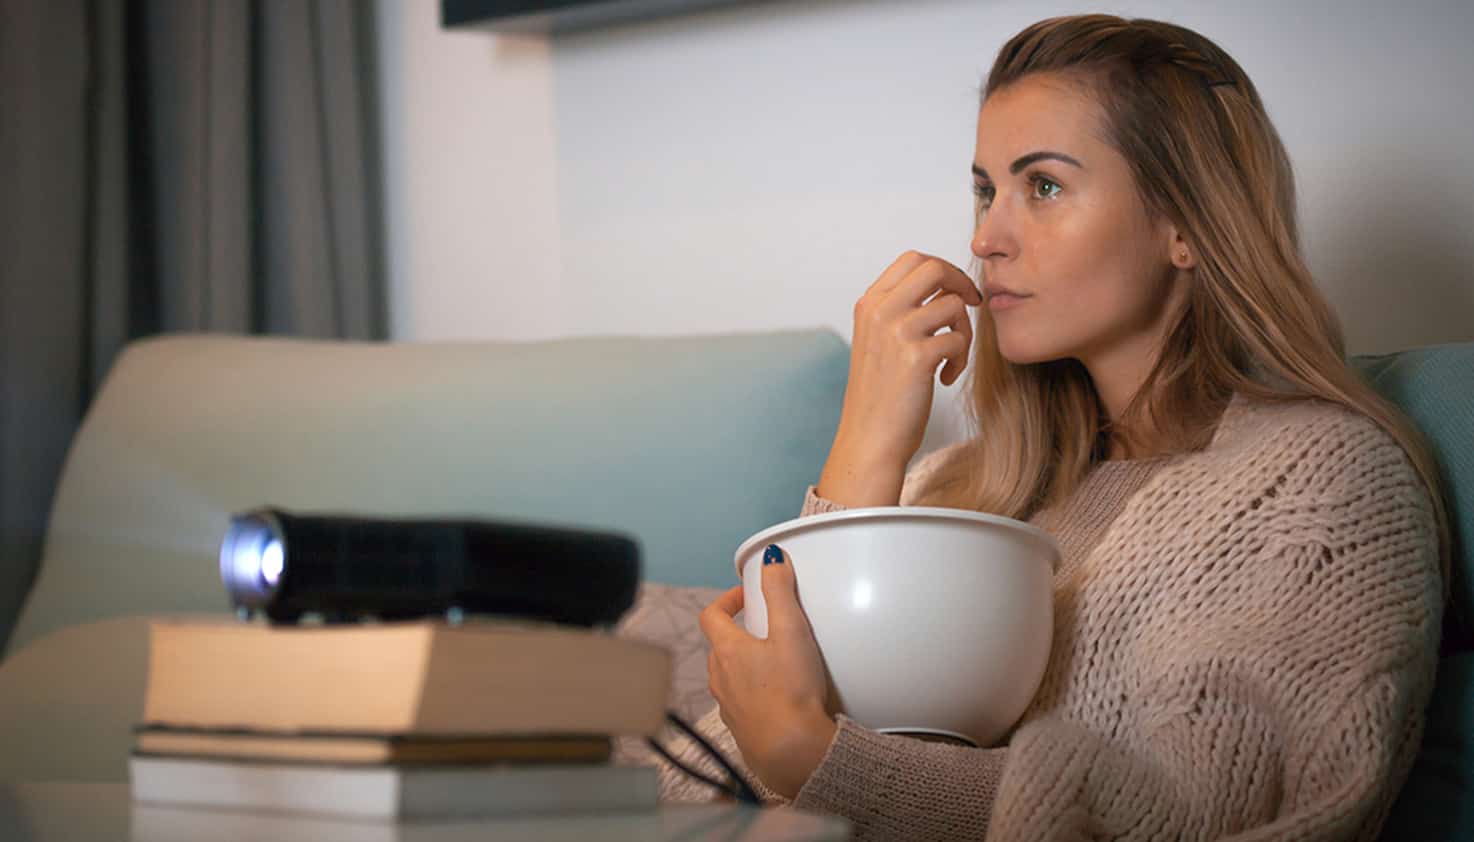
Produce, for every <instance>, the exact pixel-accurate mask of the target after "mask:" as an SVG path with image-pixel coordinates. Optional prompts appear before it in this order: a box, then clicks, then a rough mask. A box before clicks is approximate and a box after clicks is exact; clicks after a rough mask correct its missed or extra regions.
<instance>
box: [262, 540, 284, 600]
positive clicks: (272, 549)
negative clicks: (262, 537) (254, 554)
mask: <svg viewBox="0 0 1474 842" xmlns="http://www.w3.org/2000/svg"><path fill="white" fill-rule="evenodd" d="M284 561H285V558H284V557H283V554H282V549H281V541H278V540H277V539H275V538H272V539H271V540H270V541H269V542H267V544H266V549H264V550H262V551H261V581H263V582H265V583H266V584H267V586H268V587H273V588H274V587H276V584H277V583H278V582H280V581H281V569H282V563H283V562H284Z"/></svg>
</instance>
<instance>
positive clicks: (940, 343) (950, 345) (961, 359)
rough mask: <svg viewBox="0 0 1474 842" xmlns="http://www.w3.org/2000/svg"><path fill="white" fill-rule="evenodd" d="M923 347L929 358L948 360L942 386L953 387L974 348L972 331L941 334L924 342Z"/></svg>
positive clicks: (943, 372) (944, 369)
mask: <svg viewBox="0 0 1474 842" xmlns="http://www.w3.org/2000/svg"><path fill="white" fill-rule="evenodd" d="M922 345H923V347H924V349H925V353H926V354H927V356H929V357H931V358H932V359H935V360H938V361H940V360H942V359H944V358H945V359H946V360H947V365H946V366H944V367H943V368H942V376H941V380H942V385H944V386H951V385H952V384H953V383H955V382H956V381H957V378H958V377H960V376H962V370H963V369H964V368H966V367H967V353H968V351H969V349H971V347H972V336H971V331H969V332H967V333H964V332H962V331H960V330H954V331H949V332H947V333H939V334H937V335H936V336H932V337H928V338H927V339H924V340H922ZM933 370H935V369H933Z"/></svg>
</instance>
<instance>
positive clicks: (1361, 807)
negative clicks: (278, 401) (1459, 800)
mask: <svg viewBox="0 0 1474 842" xmlns="http://www.w3.org/2000/svg"><path fill="white" fill-rule="evenodd" d="M1368 428H1369V425H1366V426H1364V427H1353V428H1352V429H1351V430H1350V431H1349V432H1348V431H1346V430H1341V431H1339V432H1340V433H1342V434H1343V435H1341V436H1340V437H1339V438H1337V437H1334V436H1330V437H1325V438H1323V439H1320V440H1314V439H1307V438H1302V439H1301V440H1299V441H1297V442H1295V444H1294V445H1293V449H1294V450H1295V451H1297V452H1298V457H1297V458H1298V461H1291V462H1289V463H1288V464H1280V465H1278V466H1277V467H1276V469H1275V470H1273V471H1266V472H1265V473H1264V476H1265V477H1267V478H1268V479H1267V480H1266V484H1265V485H1261V486H1260V487H1258V488H1257V489H1254V490H1253V493H1251V494H1249V495H1246V496H1245V495H1239V496H1236V497H1235V498H1233V499H1230V498H1228V497H1227V496H1225V499H1224V500H1223V501H1221V502H1222V506H1221V507H1219V508H1218V509H1217V510H1216V514H1217V518H1216V519H1214V520H1211V521H1204V520H1202V519H1199V520H1198V521H1196V523H1197V525H1198V528H1201V529H1204V530H1205V532H1204V535H1203V536H1193V537H1196V538H1204V537H1206V536H1207V535H1209V534H1210V533H1211V535H1212V536H1213V537H1211V538H1207V539H1206V540H1189V541H1185V542H1180V544H1174V542H1173V539H1172V538H1171V537H1170V535H1168V534H1166V533H1165V531H1164V530H1163V529H1162V525H1164V524H1170V523H1174V522H1181V523H1187V522H1192V521H1190V519H1188V518H1187V517H1186V516H1185V513H1186V512H1187V511H1188V510H1189V509H1190V508H1191V507H1198V508H1199V510H1203V507H1205V506H1213V505H1214V504H1215V503H1216V502H1218V501H1213V500H1206V499H1201V497H1200V495H1192V497H1193V498H1194V499H1183V500H1176V501H1174V500H1173V499H1171V498H1170V496H1165V495H1164V498H1163V499H1162V501H1161V503H1160V505H1157V506H1155V507H1152V508H1150V509H1146V510H1139V511H1138V515H1139V517H1137V518H1134V519H1133V518H1126V517H1123V522H1122V523H1118V527H1120V528H1117V529H1115V530H1114V531H1113V533H1112V534H1113V536H1114V540H1113V541H1112V542H1109V543H1105V544H1103V545H1102V547H1101V548H1100V549H1101V552H1098V553H1097V554H1095V555H1094V556H1093V557H1092V560H1093V561H1096V562H1098V563H1100V564H1101V565H1102V567H1101V568H1097V569H1094V570H1085V571H1081V572H1080V573H1079V574H1078V577H1079V578H1078V580H1077V581H1075V582H1073V583H1071V582H1066V583H1064V588H1063V592H1058V591H1057V605H1059V606H1061V608H1062V610H1063V611H1064V612H1065V613H1066V619H1067V622H1068V623H1070V624H1071V625H1072V626H1075V627H1078V628H1080V629H1081V631H1080V633H1079V635H1078V636H1076V637H1068V638H1067V639H1066V640H1064V641H1061V643H1062V646H1061V647H1057V652H1056V653H1054V654H1053V655H1052V657H1055V656H1059V657H1064V658H1070V659H1073V666H1072V671H1073V672H1075V673H1076V674H1080V675H1085V676H1089V675H1091V674H1097V675H1098V676H1099V677H1098V678H1096V679H1095V680H1094V681H1093V682H1088V683H1082V684H1081V686H1080V687H1079V690H1081V691H1084V692H1083V693H1081V692H1076V693H1073V694H1071V693H1059V692H1056V690H1055V688H1046V691H1048V692H1049V694H1050V695H1051V696H1053V697H1055V698H1056V699H1057V701H1056V703H1055V704H1054V706H1053V709H1051V710H1047V711H1042V712H1039V713H1040V715H1038V716H1035V717H1033V718H1031V719H1030V721H1028V722H1027V723H1026V724H1025V725H1023V726H1022V727H1020V728H1019V729H1018V731H1017V732H1015V734H1014V735H1013V738H1012V740H1011V741H1010V743H1009V749H1008V751H1009V765H1008V767H1007V768H1006V769H1005V771H1004V775H1003V780H1002V782H1001V784H1000V786H999V792H998V798H997V800H996V801H995V803H994V808H993V815H992V824H991V825H990V827H989V833H988V838H989V839H994V840H1004V839H1006V840H1014V839H1042V840H1055V839H1060V840H1063V839H1071V840H1073V839H1084V838H1097V837H1110V838H1123V839H1219V838H1231V839H1239V840H1260V839H1263V840H1269V839H1305V840H1340V839H1375V838H1376V834H1377V830H1378V828H1379V827H1380V825H1381V823H1382V821H1383V820H1384V818H1385V816H1386V812H1387V810H1388V809H1389V808H1390V806H1391V802H1392V800H1393V799H1394V798H1395V796H1396V793H1397V790H1398V789H1399V788H1400V786H1401V784H1402V781H1403V780H1404V779H1405V777H1406V774H1407V771H1408V768H1409V766H1410V764H1411V761H1412V758H1413V755H1414V754H1415V752H1416V749H1417V745H1418V741H1419V738H1420V734H1421V728H1422V711H1423V708H1424V706H1425V705H1426V704H1427V701H1428V698H1429V695H1430V693H1431V689H1432V680H1433V674H1434V670H1435V667H1436V653H1437V635H1438V628H1439V621H1440V616H1441V610H1442V609H1441V604H1442V600H1441V591H1440V585H1439V575H1438V572H1437V569H1438V568H1437V564H1438V558H1437V556H1438V554H1437V547H1436V544H1435V542H1434V540H1433V536H1434V534H1435V533H1434V529H1433V521H1432V514H1431V508H1430V506H1429V504H1428V499H1427V496H1426V493H1425V492H1424V491H1423V489H1422V486H1421V485H1420V484H1419V482H1418V480H1417V478H1416V475H1415V474H1414V473H1413V472H1412V470H1411V467H1410V465H1409V463H1407V462H1406V459H1405V457H1404V456H1403V454H1402V453H1401V451H1400V450H1398V449H1397V448H1396V446H1395V445H1393V444H1392V443H1391V442H1390V440H1388V439H1385V438H1384V437H1382V436H1381V435H1380V433H1379V432H1376V431H1371V430H1369V429H1368ZM1286 446H1287V449H1289V448H1290V447H1291V445H1288V444H1287V445H1286ZM1271 449H1272V448H1271ZM1211 469H1212V466H1211V465H1209V466H1205V469H1204V470H1205V472H1211ZM1276 474H1278V475H1277V476H1276ZM1205 476H1211V473H1205ZM1199 479H1201V478H1199ZM1230 485H1231V483H1225V486H1226V487H1227V486H1230ZM1192 487H1194V488H1205V487H1207V486H1206V485H1204V484H1203V483H1201V482H1199V483H1198V484H1196V485H1194V486H1192ZM1164 490H1165V489H1161V488H1159V489H1158V491H1159V492H1161V491H1164ZM1241 490H1242V489H1241ZM1224 493H1225V495H1227V494H1228V493H1229V492H1228V491H1225V492H1224ZM1180 507H1185V508H1183V511H1182V512H1178V511H1177V509H1178V508H1180ZM1180 515H1182V516H1183V519H1182V520H1178V519H1177V518H1178V517H1179V516H1180ZM1154 525H1155V530H1156V531H1157V532H1158V533H1163V537H1162V538H1161V540H1160V543H1159V547H1160V550H1159V554H1158V555H1157V556H1156V558H1155V562H1154V563H1155V568H1154V569H1155V571H1156V573H1155V574H1152V573H1150V572H1149V571H1148V570H1147V568H1145V567H1144V566H1142V565H1139V564H1134V563H1132V561H1133V560H1132V559H1129V558H1120V557H1116V558H1112V552H1113V551H1116V552H1125V551H1127V550H1130V549H1139V548H1141V547H1142V546H1143V545H1144V544H1149V543H1150V542H1144V541H1143V540H1142V537H1141V536H1142V535H1143V534H1145V533H1146V532H1147V530H1151V529H1153V527H1154ZM1173 546H1181V547H1184V548H1188V550H1189V551H1190V552H1191V555H1189V556H1182V555H1179V556H1177V557H1173V556H1172V554H1171V553H1170V551H1169V548H1171V547H1173ZM1107 560H1109V562H1107ZM1107 563H1109V564H1110V565H1113V566H1115V567H1117V568H1119V570H1120V571H1122V572H1123V573H1124V575H1118V573H1117V572H1115V571H1114V570H1112V569H1109V568H1106V567H1104V565H1106V564H1107ZM1127 591H1131V592H1134V596H1133V595H1128V593H1127ZM1101 628H1109V629H1110V630H1111V632H1112V633H1111V634H1110V635H1103V634H1100V633H1099V631H1098V630H1099V629H1101ZM1106 677H1109V680H1108V681H1107V680H1106ZM1071 696H1073V698H1071Z"/></svg>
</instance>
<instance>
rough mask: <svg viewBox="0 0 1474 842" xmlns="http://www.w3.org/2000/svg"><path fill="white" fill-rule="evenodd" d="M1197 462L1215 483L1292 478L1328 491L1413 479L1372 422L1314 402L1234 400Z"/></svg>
mask: <svg viewBox="0 0 1474 842" xmlns="http://www.w3.org/2000/svg"><path fill="white" fill-rule="evenodd" d="M1195 461H1197V462H1199V463H1200V464H1202V465H1204V466H1208V467H1210V468H1211V469H1212V470H1213V471H1214V472H1215V473H1216V475H1217V476H1218V477H1219V478H1220V479H1221V478H1224V477H1232V476H1257V475H1260V474H1270V475H1272V476H1273V477H1275V478H1278V479H1280V480H1281V481H1282V480H1283V478H1285V477H1287V476H1289V475H1297V476H1298V477H1299V478H1300V479H1301V480H1302V481H1308V483H1309V485H1310V486H1311V487H1316V488H1320V489H1322V490H1325V491H1333V490H1348V489H1354V488H1355V487H1356V485H1357V484H1358V483H1362V482H1365V481H1366V480H1367V479H1369V478H1370V477H1373V476H1376V477H1382V478H1387V477H1396V478H1398V479H1406V480H1408V481H1412V482H1416V481H1417V477H1416V471H1415V470H1414V468H1413V465H1412V461H1411V460H1410V459H1409V458H1408V457H1407V454H1406V453H1405V452H1404V451H1403V449H1402V446H1401V445H1400V444H1398V442H1397V440H1396V439H1395V438H1393V436H1392V434H1391V433H1389V432H1388V431H1387V430H1385V429H1383V428H1382V426H1381V425H1380V424H1379V423H1377V421H1376V420H1375V419H1373V418H1371V417H1370V416H1368V415H1366V414H1364V413H1362V412H1358V411H1356V410H1353V409H1351V408H1348V407H1345V406H1342V405H1340V404H1336V403H1332V402H1330V401H1326V400H1322V399H1319V398H1295V399H1274V400H1271V399H1265V398H1255V397H1250V396H1248V395H1245V394H1243V393H1238V394H1235V395H1234V397H1233V400H1232V401H1231V402H1230V404H1229V406H1228V408H1227V410H1225V412H1224V415H1223V418H1222V420H1221V421H1220V424H1219V429H1218V430H1217V431H1216V432H1215V433H1214V436H1213V440H1212V443H1211V444H1210V445H1209V446H1208V448H1207V450H1205V451H1203V452H1202V453H1201V454H1199V457H1198V459H1196V460H1195Z"/></svg>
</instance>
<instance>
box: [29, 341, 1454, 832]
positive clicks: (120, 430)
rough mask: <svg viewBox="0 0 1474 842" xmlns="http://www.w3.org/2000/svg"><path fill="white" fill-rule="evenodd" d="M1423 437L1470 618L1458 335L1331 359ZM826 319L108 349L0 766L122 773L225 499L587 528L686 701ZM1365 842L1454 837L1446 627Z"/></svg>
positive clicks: (833, 346) (788, 461)
mask: <svg viewBox="0 0 1474 842" xmlns="http://www.w3.org/2000/svg"><path fill="white" fill-rule="evenodd" d="M1353 362H1354V364H1355V365H1356V366H1357V367H1358V368H1359V369H1360V370H1361V371H1362V372H1363V373H1364V374H1365V375H1366V376H1367V377H1368V378H1369V380H1370V381H1371V382H1372V383H1373V384H1374V385H1375V386H1376V387H1377V388H1378V389H1379V390H1380V391H1381V392H1382V393H1383V394H1384V395H1386V396H1388V397H1389V398H1390V399H1392V400H1393V401H1395V402H1397V403H1398V404H1399V405H1400V406H1402V407H1403V408H1404V410H1405V411H1407V412H1408V414H1409V415H1410V416H1411V417H1412V418H1413V420H1414V421H1415V422H1416V423H1417V424H1418V425H1419V426H1420V427H1421V428H1422V429H1423V430H1424V431H1425V433H1427V435H1428V437H1429V439H1430V441H1431V442H1432V443H1433V445H1434V447H1435V449H1436V451H1437V453H1438V456H1439V459H1440V464H1441V467H1442V469H1443V473H1444V477H1445V481H1446V489H1445V491H1446V494H1447V496H1448V500H1449V505H1450V511H1451V512H1452V513H1453V515H1454V521H1455V522H1454V527H1455V533H1456V535H1457V536H1458V538H1459V540H1460V545H1459V547H1458V552H1459V554H1458V560H1457V562H1456V566H1457V567H1458V568H1459V570H1460V573H1459V575H1458V576H1457V577H1456V579H1455V581H1454V586H1453V588H1452V592H1453V602H1452V608H1451V615H1459V616H1462V617H1465V618H1467V617H1470V616H1474V614H1471V607H1474V592H1471V587H1474V585H1471V583H1474V575H1471V573H1474V345H1447V346H1439V347H1429V348H1418V349H1410V350H1407V351H1403V352H1400V353H1397V354H1387V355H1380V356H1369V357H1357V358H1354V359H1353ZM848 363H849V349H848V347H847V346H846V344H845V342H844V341H843V339H842V338H841V337H839V336H838V335H836V334H834V333H833V332H832V331H828V330H808V331H779V332H766V333H750V334H727V335H714V336H688V337H665V338H633V337H589V338H577V339H560V340H551V341H545V342H466V343H424V344H387V343H353V342H330V341H312V340H294V339H281V338H261V337H256V338H246V337H226V336H206V335H176V336H166V337H157V338H151V339H146V340H141V341H138V342H135V343H133V344H131V345H130V346H128V347H127V348H126V349H125V350H124V352H123V353H122V354H121V355H120V357H119V358H118V360H117V361H116V363H115V364H114V366H113V369H112V371H111V372H110V373H109V375H108V377H107V379H106V381H105V383H104V385H103V387H102V389H101V390H100V392H99V394H98V395H97V397H96V399H95V401H94V403H93V405H92V407H91V408H90V410H89V412H88V414H87V416H86V418H85V420H84V422H83V424H82V426H81V429H80V430H79V431H78V433H77V435H76V437H75V439H74V441H73V444H72V447H71V449H70V452H69V454H68V457H67V460H66V464H65V466H64V469H63V473H62V476H61V479H60V483H59V486H58V489H57V493H56V497H55V499H54V503H53V507H52V513H51V518H50V522H49V526H48V530H47V535H46V540H45V545H44V550H43V558H42V563H41V566H40V569H39V573H38V575H37V578H36V582H35V585H34V586H33V588H32V590H31V593H30V594H29V596H28V598H27V601H26V603H25V605H24V607H23V609H22V612H21V614H20V616H19V618H18V620H17V623H16V626H15V631H14V633H13V634H12V636H11V638H10V640H9V641H8V643H7V645H6V649H5V656H4V660H3V661H0V781H28V780H29V781H39V780H70V781H122V780H126V774H127V773H126V763H125V760H126V753H127V748H128V745H129V742H130V739H131V734H130V730H129V729H130V727H131V726H132V724H133V723H134V722H135V721H136V720H137V719H138V716H139V713H140V712H141V707H142V695H143V690H144V679H145V673H146V668H147V618H148V617H149V616H151V615H160V614H169V615H176V616H177V615H195V614H199V615H215V616H219V615H222V614H225V613H227V611H228V606H227V604H226V599H225V595H224V590H223V588H222V586H221V584H220V581H219V574H218V568H217V564H216V558H217V551H218V546H219V542H220V539H221V537H222V536H223V535H224V532H225V529H226V525H227V523H228V518H229V516H230V515H231V514H232V513H234V512H237V511H241V510H244V509H249V508H253V507H256V506H260V505H263V504H270V505H274V506H279V507H282V508H285V509H288V510H301V511H340V512H348V511H352V512H359V513H370V514H373V513H379V514H394V515H409V516H413V515H419V514H425V515H430V514H455V515H465V516H471V517H487V518H495V519H515V520H524V521H531V522H539V523H545V524H550V525H558V524H566V525H573V526H580V527H588V528H598V529H610V530H614V531H620V532H623V533H625V534H629V535H631V536H633V537H635V538H636V539H637V541H638V542H639V544H640V547H641V553H642V559H643V571H642V572H643V579H644V582H643V584H642V586H641V590H640V594H639V596H638V598H637V601H636V603H635V606H634V607H633V609H632V610H631V611H630V612H629V613H628V614H627V615H626V617H625V618H624V619H623V620H621V622H620V624H619V626H618V627H616V628H615V629H614V630H613V631H614V632H615V633H618V634H627V635H630V636H632V637H637V638H642V639H648V640H653V641H656V642H659V643H661V644H663V645H666V646H669V647H670V648H671V649H672V650H673V652H674V653H675V662H676V681H675V684H674V686H673V689H672V695H671V698H670V705H671V707H672V708H673V709H675V710H677V711H678V712H679V713H681V714H682V715H684V716H685V717H687V718H688V721H695V719H696V718H698V717H699V716H700V714H701V713H704V712H705V711H706V710H707V709H709V707H710V705H711V704H712V701H711V698H710V695H709V693H708V692H707V690H706V674H705V650H704V642H703V640H702V638H701V636H700V634H699V631H698V630H697V628H696V618H695V615H696V613H697V611H699V609H700V607H701V606H702V605H704V604H706V602H708V601H709V600H710V599H711V598H713V597H714V596H715V595H716V594H717V593H718V592H719V590H720V589H723V588H727V587H730V586H731V585H734V584H736V583H737V578H736V574H735V572H734V569H733V564H732V555H733V553H734V552H735V550H736V547H737V546H738V544H740V543H741V541H742V540H743V539H745V538H746V537H747V536H749V535H751V534H753V533H755V532H757V531H759V530H761V529H763V528H765V527H767V526H770V525H772V524H775V523H778V522H780V521H784V520H788V519H790V518H793V517H794V516H796V514H797V512H798V510H799V507H800V504H801V502H802V497H803V492H804V489H805V487H806V486H807V485H808V484H810V483H812V482H814V481H815V480H816V478H817V477H818V475H819V472H820V469H821V468H822V466H823V461H824V458H825V456H826V455H827V453H828V448H829V445H830V442H831V441H832V438H833V435H834V431H835V428H836V426H837V424H838V421H839V413H840V407H841V404H842V401H843V396H844V386H845V378H846V375H847V372H848ZM1449 644H1450V645H1449V647H1448V649H1449V651H1448V653H1447V654H1446V655H1445V657H1444V658H1443V659H1442V668H1441V670H1440V674H1439V678H1438V683H1437V690H1436V695H1435V698H1434V700H1433V703H1432V705H1431V706H1430V710H1429V726H1428V729H1427V733H1426V738H1425V743H1424V747H1423V751H1422V752H1421V753H1420V755H1419V758H1418V762H1417V765H1416V767H1415V768H1414V769H1413V771H1412V773H1411V777H1410V779H1409V783H1408V785H1407V786H1406V787H1405V789H1404V792H1403V795H1402V797H1401V798H1400V799H1399V802H1398V804H1397V805H1396V807H1395V808H1394V811H1393V814H1392V816H1391V818H1390V819H1389V824H1388V829H1387V832H1386V834H1385V836H1386V838H1418V839H1468V838H1474V747H1471V745H1470V742H1471V740H1474V653H1471V652H1470V651H1468V650H1467V648H1465V647H1466V646H1467V641H1465V640H1462V639H1457V638H1455V637H1454V636H1453V635H1450V636H1449Z"/></svg>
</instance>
